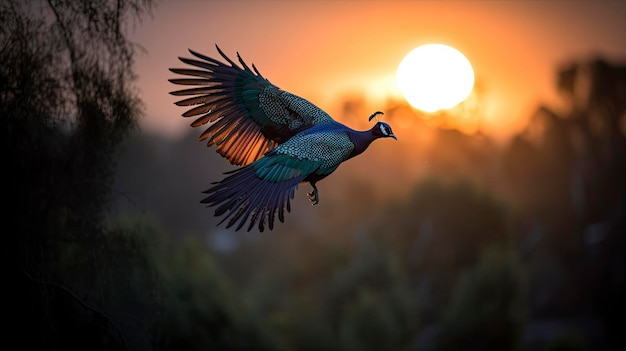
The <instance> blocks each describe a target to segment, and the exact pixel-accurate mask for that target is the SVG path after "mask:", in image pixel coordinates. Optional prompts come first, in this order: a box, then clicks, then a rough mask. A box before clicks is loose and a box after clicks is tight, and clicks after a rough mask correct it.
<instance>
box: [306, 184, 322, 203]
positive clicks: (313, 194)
mask: <svg viewBox="0 0 626 351" xmlns="http://www.w3.org/2000/svg"><path fill="white" fill-rule="evenodd" d="M311 186H313V191H312V192H310V193H307V194H306V195H307V196H308V197H309V201H311V205H317V204H318V203H319V202H320V197H319V195H318V194H317V187H316V186H315V184H311Z"/></svg>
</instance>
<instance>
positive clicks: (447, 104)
mask: <svg viewBox="0 0 626 351" xmlns="http://www.w3.org/2000/svg"><path fill="white" fill-rule="evenodd" d="M396 78H397V81H398V87H399V88H400V91H401V92H402V94H403V95H404V97H405V99H406V100H407V101H408V102H409V104H411V106H413V107H415V108H417V109H419V110H422V111H425V112H435V111H438V110H443V109H448V108H452V107H454V106H456V105H457V104H459V103H460V102H462V101H463V100H465V99H466V98H467V97H468V96H469V94H470V93H471V92H472V88H473V86H474V71H473V69H472V65H471V64H470V62H469V60H468V59H467V58H466V57H465V56H464V55H463V54H462V53H461V52H459V51H458V50H456V49H454V48H452V47H449V46H447V45H442V44H428V45H423V46H420V47H418V48H416V49H414V50H413V51H411V52H410V53H408V54H407V55H406V56H405V57H404V59H403V60H402V62H400V65H399V66H398V71H397V75H396Z"/></svg>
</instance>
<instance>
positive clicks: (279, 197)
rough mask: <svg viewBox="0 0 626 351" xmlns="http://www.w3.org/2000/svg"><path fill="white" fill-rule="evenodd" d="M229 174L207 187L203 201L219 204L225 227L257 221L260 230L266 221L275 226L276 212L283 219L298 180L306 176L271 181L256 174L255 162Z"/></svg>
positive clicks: (250, 225)
mask: <svg viewBox="0 0 626 351" xmlns="http://www.w3.org/2000/svg"><path fill="white" fill-rule="evenodd" d="M229 174H230V175H229V176H228V177H226V178H224V179H223V180H222V181H220V182H218V183H215V185H214V186H213V187H212V188H210V189H208V190H206V191H204V193H205V194H207V195H208V196H207V197H206V198H205V199H203V200H202V201H201V202H202V203H205V204H207V205H208V207H213V206H217V208H216V209H215V212H214V215H215V216H218V217H219V216H224V217H223V218H222V220H221V221H220V224H221V223H223V222H225V221H228V223H227V225H226V228H230V227H231V226H233V225H235V224H237V226H236V229H235V230H239V229H241V228H242V227H243V226H244V225H245V224H246V222H248V228H247V230H248V231H250V230H252V228H253V227H254V226H255V224H258V229H259V231H261V232H262V231H264V230H265V226H266V225H267V226H268V227H269V229H270V230H271V229H273V228H274V222H275V219H276V215H277V214H278V220H279V221H281V222H284V219H285V215H284V214H285V209H286V210H287V212H290V211H291V205H290V199H293V197H294V195H295V190H296V189H297V187H298V184H299V183H300V182H301V181H303V180H304V178H305V176H300V177H296V178H292V179H288V180H285V181H282V182H270V181H266V180H263V179H260V178H258V177H257V176H256V170H255V168H254V166H253V165H252V164H251V165H248V166H244V167H242V168H239V169H237V170H235V171H234V172H229Z"/></svg>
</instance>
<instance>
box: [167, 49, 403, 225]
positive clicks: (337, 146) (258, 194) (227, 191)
mask: <svg viewBox="0 0 626 351" xmlns="http://www.w3.org/2000/svg"><path fill="white" fill-rule="evenodd" d="M217 50H218V52H219V53H220V54H221V55H222V57H223V58H224V59H225V60H226V61H228V62H229V63H230V66H229V65H226V64H224V63H222V62H220V61H217V60H215V59H212V58H209V57H207V56H204V55H201V54H199V53H196V52H194V51H191V50H190V52H191V53H192V54H193V55H194V56H196V57H197V58H199V59H201V61H200V60H196V59H187V58H180V60H181V61H182V62H185V63H187V64H190V65H192V66H195V67H199V68H201V70H198V69H170V70H171V71H172V72H174V73H178V74H183V75H187V76H192V77H199V78H182V79H170V81H171V82H172V83H175V84H181V85H193V86H197V87H195V88H191V89H183V90H178V91H174V92H172V94H173V95H177V96H188V95H191V96H192V97H189V98H186V99H184V100H181V101H179V102H177V105H180V106H195V107H193V108H191V109H190V110H188V111H187V112H185V113H184V114H183V116H185V117H190V116H194V117H196V118H197V119H196V120H195V121H194V122H193V123H192V124H191V125H192V126H194V127H197V126H201V125H204V124H209V126H208V128H207V130H206V131H205V132H204V133H202V135H201V136H200V140H204V139H207V138H208V146H212V145H215V146H216V148H217V152H219V153H220V154H221V155H222V156H223V157H225V158H226V159H227V160H228V161H229V162H230V163H232V164H234V165H239V166H243V167H241V168H238V169H236V170H234V171H231V172H228V173H227V174H228V176H227V177H226V178H224V179H223V180H222V181H220V182H217V183H214V184H215V186H213V187H212V188H210V189H208V190H206V191H205V193H206V194H207V197H206V198H205V199H204V200H202V202H203V203H206V204H208V205H209V206H217V209H216V210H215V215H216V216H222V215H223V216H224V218H223V220H222V222H223V221H225V220H226V219H229V218H230V220H229V222H228V224H227V227H230V226H232V225H234V224H235V223H237V221H239V224H238V225H237V228H236V230H239V229H240V228H242V227H243V226H244V224H245V223H246V222H247V221H248V220H249V226H248V230H250V229H252V228H253V227H254V225H255V223H257V222H258V228H259V230H260V231H263V230H264V228H265V224H266V223H267V224H268V226H269V228H270V229H272V228H273V226H274V220H275V216H276V215H278V219H279V220H280V221H281V222H282V221H284V210H285V208H286V209H287V211H289V210H290V203H289V201H290V199H292V198H293V197H294V192H295V190H296V189H297V186H298V184H299V183H301V182H309V183H310V184H311V185H312V186H313V192H312V193H310V194H308V195H309V198H310V200H311V201H312V202H313V204H317V202H318V201H319V197H318V192H317V187H316V183H317V182H318V181H320V180H321V179H323V178H325V177H327V176H328V175H330V174H331V173H332V172H333V171H335V170H336V169H337V167H339V165H340V164H341V163H342V162H344V161H346V160H348V159H349V158H352V157H354V156H357V155H358V154H360V153H362V152H363V151H365V149H367V147H368V146H369V145H370V143H371V142H372V141H374V140H375V139H377V138H381V137H393V138H395V136H394V134H393V132H392V131H391V128H390V127H389V125H387V124H386V123H383V122H378V123H377V124H376V125H375V126H374V127H373V128H372V129H370V130H366V131H355V130H353V129H351V128H349V127H347V126H345V125H343V124H341V123H338V122H336V121H335V120H333V119H332V118H331V117H330V116H329V115H328V114H327V113H326V112H324V111H323V110H321V109H320V108H318V107H317V106H315V105H313V104H312V103H310V102H309V101H307V100H305V99H303V98H300V97H298V96H296V95H293V94H291V93H289V92H286V91H283V90H280V89H279V88H278V87H276V86H275V85H273V84H271V83H270V82H269V81H268V80H267V79H265V78H264V77H263V76H262V75H261V74H260V73H259V72H258V70H257V69H256V67H254V65H253V66H252V68H253V69H254V72H253V71H252V70H251V69H250V68H249V67H248V66H247V65H246V64H245V63H244V62H243V60H242V59H241V58H240V57H239V62H240V63H241V65H242V67H243V68H240V67H239V66H238V65H236V64H235V63H234V62H233V61H231V60H230V59H229V58H228V57H227V56H226V55H224V53H223V52H222V51H221V50H220V49H219V47H218V48H217ZM238 56H239V55H238ZM196 105H197V106H196Z"/></svg>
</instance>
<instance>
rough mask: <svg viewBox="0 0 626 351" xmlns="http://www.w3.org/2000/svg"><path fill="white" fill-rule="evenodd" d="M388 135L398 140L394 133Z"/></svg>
mask: <svg viewBox="0 0 626 351" xmlns="http://www.w3.org/2000/svg"><path fill="white" fill-rule="evenodd" d="M389 137H390V138H394V139H396V140H398V138H396V135H395V134H391V135H390V136H389Z"/></svg>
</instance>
